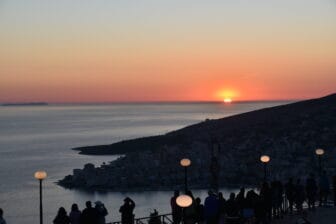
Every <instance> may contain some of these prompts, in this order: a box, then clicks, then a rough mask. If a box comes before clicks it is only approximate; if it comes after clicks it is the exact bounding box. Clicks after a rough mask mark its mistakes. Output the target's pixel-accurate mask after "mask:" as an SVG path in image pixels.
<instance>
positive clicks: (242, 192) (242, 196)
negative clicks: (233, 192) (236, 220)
mask: <svg viewBox="0 0 336 224" xmlns="http://www.w3.org/2000/svg"><path fill="white" fill-rule="evenodd" d="M244 200H245V188H244V187H242V188H240V191H239V193H238V194H237V196H236V202H237V205H238V207H239V211H240V212H241V210H242V209H243V203H244Z"/></svg>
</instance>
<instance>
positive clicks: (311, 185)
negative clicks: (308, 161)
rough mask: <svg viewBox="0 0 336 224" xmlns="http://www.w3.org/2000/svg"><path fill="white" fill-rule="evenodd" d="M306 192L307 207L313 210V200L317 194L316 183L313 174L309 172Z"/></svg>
mask: <svg viewBox="0 0 336 224" xmlns="http://www.w3.org/2000/svg"><path fill="white" fill-rule="evenodd" d="M306 193H307V199H308V209H309V210H311V209H312V210H315V201H316V195H317V184H316V181H315V178H314V175H313V174H312V173H311V174H310V175H309V177H308V179H307V181H306Z"/></svg>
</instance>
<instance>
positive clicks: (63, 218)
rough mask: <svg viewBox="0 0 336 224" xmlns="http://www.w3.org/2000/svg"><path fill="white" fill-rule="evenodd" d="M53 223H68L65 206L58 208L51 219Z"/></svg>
mask: <svg viewBox="0 0 336 224" xmlns="http://www.w3.org/2000/svg"><path fill="white" fill-rule="evenodd" d="M53 223H54V224H70V219H69V216H68V215H67V212H66V211H65V208H63V207H60V208H59V209H58V212H57V215H56V217H55V219H54V221H53Z"/></svg>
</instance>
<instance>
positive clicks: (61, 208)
mask: <svg viewBox="0 0 336 224" xmlns="http://www.w3.org/2000/svg"><path fill="white" fill-rule="evenodd" d="M66 214H67V213H66V211H65V208H63V207H60V208H59V209H58V213H57V215H58V216H66Z"/></svg>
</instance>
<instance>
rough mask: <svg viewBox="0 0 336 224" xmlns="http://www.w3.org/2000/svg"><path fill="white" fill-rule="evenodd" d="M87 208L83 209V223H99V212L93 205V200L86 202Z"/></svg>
mask: <svg viewBox="0 0 336 224" xmlns="http://www.w3.org/2000/svg"><path fill="white" fill-rule="evenodd" d="M85 205H86V208H85V209H84V210H83V212H82V215H81V224H97V222H98V212H97V210H96V209H95V208H93V207H92V204H91V201H87V202H86V203H85Z"/></svg>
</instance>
